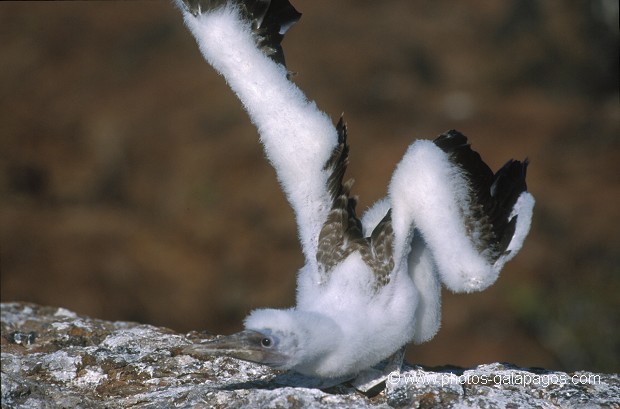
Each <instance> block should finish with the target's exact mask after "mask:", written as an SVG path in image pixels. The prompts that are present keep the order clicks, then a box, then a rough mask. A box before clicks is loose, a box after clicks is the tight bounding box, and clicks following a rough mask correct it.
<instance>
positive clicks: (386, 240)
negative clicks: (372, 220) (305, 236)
mask: <svg viewBox="0 0 620 409" xmlns="http://www.w3.org/2000/svg"><path fill="white" fill-rule="evenodd" d="M336 129H337V130H338V146H336V148H335V149H334V151H333V153H332V155H331V157H330V158H329V160H328V161H327V163H326V164H325V170H327V171H329V172H330V176H329V178H328V181H327V188H328V191H329V193H330V195H331V198H332V201H333V204H332V209H331V211H330V212H329V214H328V216H327V220H326V221H325V223H324V224H323V228H322V229H321V232H320V234H319V245H318V249H317V255H316V258H317V261H318V263H319V268H320V270H321V271H320V273H321V275H322V281H323V282H324V281H326V280H327V279H328V274H329V272H330V271H331V270H332V269H333V268H334V267H335V266H337V265H338V264H340V263H341V262H342V261H343V260H344V259H346V258H347V257H348V256H349V255H350V254H351V253H353V252H355V251H357V252H359V253H360V255H361V256H362V260H364V262H366V264H368V266H370V268H371V269H372V271H373V272H374V273H375V276H376V283H375V284H376V286H377V287H381V286H383V285H385V284H387V283H388V282H389V280H390V273H391V272H392V270H393V268H394V261H393V259H392V242H393V237H394V233H393V230H392V218H391V213H390V212H389V211H388V213H387V214H386V215H385V217H384V218H383V220H381V222H380V223H379V224H378V225H377V226H376V227H375V229H374V230H373V232H372V234H371V236H370V237H367V238H365V237H364V235H363V230H362V223H361V222H360V220H359V218H358V217H357V215H356V214H355V206H356V204H357V200H356V199H355V198H354V197H351V195H350V193H351V187H352V186H353V180H352V179H349V180H348V181H347V182H346V183H344V184H343V183H342V180H343V178H344V174H345V172H346V169H347V165H348V164H349V158H348V155H349V145H348V144H347V127H346V124H345V123H344V119H343V118H342V117H341V118H340V121H338V125H337V126H336Z"/></svg>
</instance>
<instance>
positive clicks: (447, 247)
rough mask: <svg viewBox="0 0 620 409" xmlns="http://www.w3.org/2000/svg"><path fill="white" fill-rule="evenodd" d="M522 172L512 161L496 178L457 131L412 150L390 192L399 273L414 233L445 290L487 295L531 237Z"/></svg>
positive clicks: (530, 205)
mask: <svg viewBox="0 0 620 409" xmlns="http://www.w3.org/2000/svg"><path fill="white" fill-rule="evenodd" d="M526 169H527V160H526V161H523V162H520V161H515V160H511V161H509V162H508V163H506V165H504V167H502V168H501V169H500V170H499V171H498V172H496V173H495V174H494V173H493V172H492V171H491V169H489V167H488V166H487V165H486V164H485V163H484V162H483V161H482V159H481V157H480V155H479V154H478V153H477V152H475V151H473V150H472V149H471V147H470V145H469V143H468V142H467V138H466V137H465V136H464V135H462V134H460V133H459V132H457V131H449V132H447V133H445V134H443V135H441V136H439V137H438V138H437V139H435V140H434V141H433V142H430V141H417V142H416V143H414V144H413V145H411V146H410V148H409V150H408V151H407V153H406V154H405V157H404V158H403V160H402V161H401V163H400V164H399V165H398V167H397V169H396V171H395V172H394V176H393V178H392V182H391V184H390V190H389V198H390V204H391V205H392V218H393V225H394V232H395V237H394V242H395V244H394V252H395V259H396V263H397V265H398V263H403V262H405V260H406V258H405V257H406V255H407V254H408V253H409V250H410V247H409V246H410V243H411V240H412V235H413V232H414V229H415V231H419V232H420V234H421V235H422V237H423V239H424V243H425V245H426V246H428V248H429V250H430V252H431V254H432V256H433V258H434V260H435V264H436V266H437V269H438V272H439V276H440V277H441V279H442V281H443V282H444V283H445V284H446V286H448V288H450V289H451V290H453V291H457V292H470V291H478V290H482V289H484V288H486V287H488V286H489V285H490V284H492V283H493V282H494V281H495V280H496V278H497V276H498V275H499V271H500V270H501V269H502V267H503V266H504V264H505V263H506V262H507V261H508V260H510V259H511V258H512V257H514V255H515V254H516V253H517V252H518V251H519V250H520V248H521V246H522V244H523V241H524V239H525V236H526V235H527V233H528V231H529V227H530V222H531V217H532V209H533V206H534V199H533V197H532V196H531V195H530V194H529V193H528V192H527V187H526V183H525V174H526Z"/></svg>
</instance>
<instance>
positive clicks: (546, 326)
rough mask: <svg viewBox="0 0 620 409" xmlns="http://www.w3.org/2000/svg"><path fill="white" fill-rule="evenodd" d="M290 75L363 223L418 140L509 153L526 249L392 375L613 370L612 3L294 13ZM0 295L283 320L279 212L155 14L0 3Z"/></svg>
mask: <svg viewBox="0 0 620 409" xmlns="http://www.w3.org/2000/svg"><path fill="white" fill-rule="evenodd" d="M294 5H295V6H296V7H297V8H298V9H299V10H300V11H301V12H303V13H304V16H303V18H302V20H301V22H300V24H298V25H297V26H295V27H294V28H293V29H292V30H291V31H290V32H289V34H288V35H287V38H286V40H285V42H284V48H285V52H286V56H287V62H288V66H289V68H290V69H291V70H293V71H296V72H297V73H298V74H297V76H295V81H296V82H297V83H298V84H299V85H300V87H301V88H302V89H303V90H304V91H305V92H306V93H307V95H308V96H309V97H310V98H311V99H313V100H316V101H317V103H318V105H319V106H320V107H321V108H322V109H323V110H324V111H326V112H327V113H328V114H329V115H330V116H331V117H332V118H333V119H334V120H337V118H338V116H339V115H340V113H341V112H342V111H344V112H345V113H346V119H347V121H348V124H349V131H350V141H351V145H352V149H351V160H352V164H351V166H350V171H349V172H350V173H349V174H350V175H351V176H354V177H355V179H356V180H357V183H356V185H355V188H354V190H355V193H357V194H359V195H360V207H359V209H360V211H362V210H363V209H364V208H366V207H368V206H369V205H371V204H372V203H373V202H374V201H375V200H377V199H379V198H380V197H382V196H383V195H384V194H385V192H386V186H387V183H388V181H389V178H390V175H391V173H392V171H393V170H394V167H395V165H396V163H397V162H398V161H399V160H400V158H401V156H402V154H403V153H404V151H405V149H406V147H407V146H408V145H409V144H410V143H411V142H412V141H413V140H414V139H416V138H432V137H434V136H436V135H438V134H439V133H441V132H443V131H445V130H447V129H450V128H457V129H459V130H461V131H462V132H463V133H465V134H466V135H468V136H469V137H470V140H471V141H472V143H473V146H474V148H475V149H476V150H478V151H479V152H480V153H481V154H482V156H483V157H484V158H485V159H486V161H487V162H488V163H489V165H490V166H491V167H492V168H493V169H497V168H498V167H499V166H501V165H502V164H503V163H504V162H505V161H506V160H507V159H509V158H511V157H514V158H517V159H522V158H524V157H529V159H530V161H531V166H530V169H529V174H528V185H529V189H530V191H531V192H532V193H533V194H534V196H535V197H536V199H537V205H536V208H535V218H534V223H533V226H532V231H531V235H530V237H529V238H528V240H527V241H526V243H525V246H524V249H523V251H522V252H521V253H520V254H519V255H518V256H517V257H516V258H515V259H514V260H513V261H512V262H510V263H509V264H508V265H507V267H506V268H505V269H504V271H503V272H502V275H501V276H500V278H499V280H498V282H497V283H496V284H495V285H494V286H493V287H491V288H489V289H488V290H487V291H485V292H482V293H478V294H471V295H453V294H450V293H448V292H445V298H444V303H443V323H442V329H441V330H440V332H439V334H438V335H437V336H436V337H435V339H434V340H432V341H431V342H429V343H427V344H424V345H421V346H415V347H410V349H409V354H408V360H409V361H410V362H415V363H423V364H428V365H441V364H456V365H466V366H469V365H475V364H479V363H484V362H491V361H509V362H513V363H515V364H518V365H523V366H542V367H548V368H556V369H564V370H571V369H578V368H581V369H589V370H598V371H606V372H610V371H613V372H618V371H619V369H620V335H619V325H620V323H619V316H620V314H619V311H620V303H619V295H618V292H619V290H620V271H619V270H620V268H619V266H620V228H619V227H618V226H619V223H618V216H619V211H618V205H619V204H620V165H619V162H620V143H619V138H620V129H619V128H620V109H619V108H620V107H619V98H618V3H617V1H607V0H591V1H575V2H564V1H560V0H556V1H537V0H514V1H505V2H497V1H493V0H476V1H470V2H426V1H425V2H418V1H416V2H414V1H409V0H401V1H389V2H377V1H361V0H356V1H353V0H348V1H339V2H333V1H329V0H320V1H319V0H314V1H301V0H298V1H295V2H294ZM0 40H1V41H0V138H1V139H0V140H1V142H2V145H1V149H0V166H1V172H0V203H1V216H0V218H1V219H0V228H1V266H2V301H3V302H7V301H16V300H23V301H31V302H36V303H40V304H48V305H56V306H63V307H66V308H70V309H73V310H75V311H77V312H79V313H83V314H88V315H91V316H94V317H98V318H104V319H111V320H135V321H140V322H143V323H151V324H155V325H164V326H168V327H170V328H173V329H175V330H177V331H188V330H190V329H207V330H208V331H210V332H213V333H227V332H231V331H236V330H239V329H240V328H241V323H242V319H243V317H244V316H245V315H246V314H247V313H248V312H249V311H250V310H251V309H253V308H257V307H264V306H274V307H286V306H290V305H291V304H292V303H294V294H295V273H296V271H297V269H298V268H299V267H300V266H301V265H302V262H303V260H302V256H301V251H300V248H299V244H298V242H297V239H296V230H295V225H294V220H293V215H292V211H291V210H290V208H289V207H288V205H287V203H286V201H285V199H284V196H283V194H282V193H281V192H280V189H279V187H278V185H277V183H276V179H275V176H274V172H273V170H272V169H271V168H270V167H269V165H268V164H267V163H266V161H265V159H264V158H263V154H262V150H261V147H260V145H259V143H258V138H257V135H256V130H255V129H254V128H253V127H252V125H251V124H250V123H249V121H248V119H247V117H246V115H245V113H244V112H243V111H242V109H241V107H240V104H239V103H238V101H237V100H236V99H235V97H234V95H233V94H232V92H231V91H229V89H228V88H227V87H226V85H225V83H224V81H223V80H222V79H221V78H220V77H218V76H217V75H216V74H215V73H214V72H213V71H212V69H211V68H210V67H209V66H208V65H207V64H206V63H205V62H204V61H203V59H202V57H201V55H200V54H199V51H198V49H197V47H196V44H195V42H194V40H193V38H192V37H190V35H189V33H188V32H187V31H186V29H185V28H184V26H183V24H182V18H181V15H180V12H179V11H178V10H176V9H175V8H174V7H173V6H172V5H171V3H170V2H168V1H157V2H155V1H148V2H141V1H134V2H128V3H125V2H95V3H91V2H62V3H55V2H50V3H48V2H37V3H32V2H23V3H21V2H17V3H7V2H3V3H2V4H0Z"/></svg>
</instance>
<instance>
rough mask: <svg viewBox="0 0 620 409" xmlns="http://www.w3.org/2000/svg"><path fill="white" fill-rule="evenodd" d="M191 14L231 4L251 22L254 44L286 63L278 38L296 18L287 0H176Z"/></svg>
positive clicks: (272, 57) (277, 60) (298, 14)
mask: <svg viewBox="0 0 620 409" xmlns="http://www.w3.org/2000/svg"><path fill="white" fill-rule="evenodd" d="M180 1H182V3H183V5H184V7H185V8H186V9H187V10H188V11H189V12H190V13H191V14H193V15H194V16H198V15H199V14H201V13H203V12H205V11H208V10H215V9H218V8H220V7H224V6H225V5H226V4H233V5H235V6H237V7H238V8H239V11H240V12H241V15H242V17H243V18H244V19H246V20H248V21H250V22H251V23H252V33H253V34H254V38H255V41H256V45H257V46H258V48H259V49H260V50H261V51H262V52H263V53H264V54H265V55H266V56H267V57H269V58H271V59H272V60H274V61H275V62H277V63H278V64H282V65H284V66H286V64H285V61H284V51H283V50H282V45H281V43H282V39H283V38H284V34H285V33H286V31H287V30H288V29H289V28H290V27H291V26H292V25H293V24H295V23H296V22H297V21H299V19H300V18H301V13H299V12H298V11H297V10H296V9H295V7H293V6H292V5H291V3H290V2H289V1H288V0H180Z"/></svg>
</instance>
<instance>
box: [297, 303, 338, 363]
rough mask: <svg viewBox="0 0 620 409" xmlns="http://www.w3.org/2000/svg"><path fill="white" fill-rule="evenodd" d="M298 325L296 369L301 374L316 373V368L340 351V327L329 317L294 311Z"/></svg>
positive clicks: (315, 313)
mask: <svg viewBox="0 0 620 409" xmlns="http://www.w3.org/2000/svg"><path fill="white" fill-rule="evenodd" d="M292 312H293V313H294V314H295V321H296V323H297V325H298V331H297V332H298V336H299V350H298V355H297V359H295V361H296V362H295V363H294V368H293V369H295V370H297V371H298V372H301V373H313V372H315V368H314V367H315V366H316V365H317V364H319V363H320V362H322V361H324V360H325V359H326V357H327V356H329V355H331V354H332V353H334V352H335V351H336V350H338V346H339V345H340V343H341V342H342V340H343V332H342V329H341V328H340V326H339V325H338V324H337V323H336V322H335V321H334V320H333V319H331V318H329V317H328V316H326V315H324V314H321V313H317V312H310V311H300V310H293V311H292Z"/></svg>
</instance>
